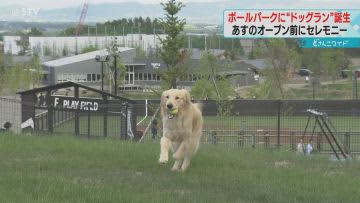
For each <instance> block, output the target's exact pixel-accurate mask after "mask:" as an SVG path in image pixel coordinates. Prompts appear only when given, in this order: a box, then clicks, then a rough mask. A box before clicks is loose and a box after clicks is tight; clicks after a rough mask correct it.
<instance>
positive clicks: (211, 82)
mask: <svg viewBox="0 0 360 203" xmlns="http://www.w3.org/2000/svg"><path fill="white" fill-rule="evenodd" d="M229 66H231V64H225V68H224V64H223V63H220V61H219V60H218V59H217V58H216V56H214V55H213V54H212V53H210V52H206V53H204V54H203V56H202V57H201V59H200V69H199V70H200V71H199V73H198V74H201V75H202V78H201V79H200V80H198V81H196V83H195V84H194V87H193V88H192V90H191V94H192V95H194V96H195V97H196V98H200V99H202V98H204V97H205V96H207V97H208V98H212V99H217V100H221V99H224V98H229V97H232V96H235V91H234V89H233V88H232V86H231V84H230V82H229V80H226V79H225V78H224V77H223V76H222V75H221V74H220V72H219V71H220V69H221V68H222V69H227V68H229Z"/></svg>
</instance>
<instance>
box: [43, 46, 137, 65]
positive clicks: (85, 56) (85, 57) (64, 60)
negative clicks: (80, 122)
mask: <svg viewBox="0 0 360 203" xmlns="http://www.w3.org/2000/svg"><path fill="white" fill-rule="evenodd" d="M133 49H134V48H129V47H119V49H118V50H119V52H120V53H121V52H126V51H130V50H133ZM108 54H109V53H108V51H107V50H106V49H102V50H97V51H92V52H88V53H84V54H79V55H74V56H69V57H65V58H60V59H56V60H52V61H47V62H45V63H43V65H45V66H50V67H57V66H63V65H68V64H72V63H77V62H80V61H86V60H91V59H93V60H95V57H96V56H97V55H100V56H106V55H108Z"/></svg>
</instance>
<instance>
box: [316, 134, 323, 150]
mask: <svg viewBox="0 0 360 203" xmlns="http://www.w3.org/2000/svg"><path fill="white" fill-rule="evenodd" d="M316 142H317V150H318V152H320V151H321V142H322V134H321V133H318V134H317V136H316Z"/></svg>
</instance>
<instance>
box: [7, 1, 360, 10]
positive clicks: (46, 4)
mask: <svg viewBox="0 0 360 203" xmlns="http://www.w3.org/2000/svg"><path fill="white" fill-rule="evenodd" d="M88 1H89V2H90V3H91V4H100V3H116V2H117V3H119V2H129V1H131V2H139V3H144V4H159V3H160V2H163V1H164V0H88ZM182 1H183V2H184V3H188V2H203V3H206V2H219V6H221V4H222V3H224V2H235V4H238V5H239V6H238V7H259V6H261V7H260V8H267V7H271V8H274V6H276V7H278V8H282V7H301V8H306V7H308V8H309V7H313V8H314V7H316V8H321V7H332V8H336V7H337V8H340V7H342V8H354V9H356V8H358V9H360V0H182ZM83 2H84V0H0V6H10V5H20V6H24V7H28V8H39V9H54V8H64V7H79V6H81V5H82V4H83Z"/></svg>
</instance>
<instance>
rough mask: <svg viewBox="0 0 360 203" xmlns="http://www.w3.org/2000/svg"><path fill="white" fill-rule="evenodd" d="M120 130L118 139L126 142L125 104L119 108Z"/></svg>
mask: <svg viewBox="0 0 360 203" xmlns="http://www.w3.org/2000/svg"><path fill="white" fill-rule="evenodd" d="M121 112H122V114H123V115H121V129H120V131H121V132H120V139H121V140H126V138H127V130H128V129H127V104H123V105H122V106H121Z"/></svg>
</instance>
